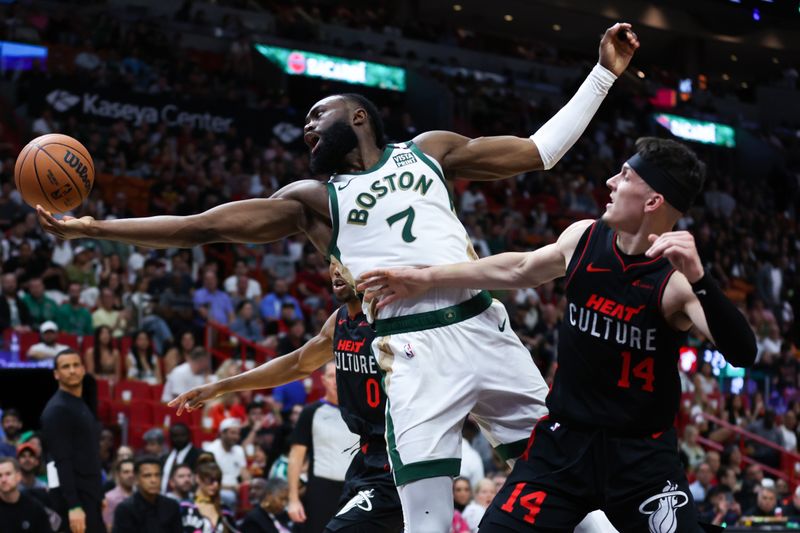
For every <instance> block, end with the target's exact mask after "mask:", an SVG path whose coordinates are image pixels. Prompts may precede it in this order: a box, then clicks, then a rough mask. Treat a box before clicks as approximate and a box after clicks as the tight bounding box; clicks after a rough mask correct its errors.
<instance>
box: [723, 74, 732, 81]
mask: <svg viewBox="0 0 800 533" xmlns="http://www.w3.org/2000/svg"><path fill="white" fill-rule="evenodd" d="M722 79H723V80H725V81H728V80H730V79H731V77H730V76H729V75H727V74H725V73H724V72H723V73H722Z"/></svg>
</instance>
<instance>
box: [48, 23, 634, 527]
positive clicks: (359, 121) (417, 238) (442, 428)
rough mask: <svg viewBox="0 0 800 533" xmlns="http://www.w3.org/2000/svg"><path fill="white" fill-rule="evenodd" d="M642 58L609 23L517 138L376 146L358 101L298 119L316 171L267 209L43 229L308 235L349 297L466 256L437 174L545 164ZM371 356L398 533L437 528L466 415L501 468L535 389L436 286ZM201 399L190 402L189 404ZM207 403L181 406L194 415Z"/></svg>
mask: <svg viewBox="0 0 800 533" xmlns="http://www.w3.org/2000/svg"><path fill="white" fill-rule="evenodd" d="M638 47H639V42H638V39H637V37H636V35H635V34H634V33H633V32H632V31H631V26H630V24H623V23H618V24H615V25H614V26H612V27H611V28H609V29H608V30H607V31H606V32H605V34H604V35H603V37H602V40H601V42H600V51H599V56H600V58H599V62H598V64H597V65H596V66H595V67H594V69H593V70H592V71H591V73H590V74H589V76H588V77H587V78H586V80H585V81H584V83H583V84H582V85H581V87H580V88H579V89H578V91H577V92H576V94H575V95H574V96H573V97H572V99H571V100H570V101H569V102H568V103H567V104H566V105H565V106H564V107H563V108H562V109H561V110H560V111H559V112H558V113H557V114H556V115H555V116H554V117H553V118H551V119H550V120H549V121H548V122H547V123H546V124H545V125H544V126H542V127H541V128H540V129H539V130H538V131H537V132H536V133H535V134H533V135H532V136H531V137H530V138H528V137H522V138H521V137H513V136H501V137H481V138H477V139H469V138H467V137H464V136H461V135H458V134H456V133H451V132H446V131H432V132H427V133H423V134H421V135H419V136H417V137H416V138H414V139H413V141H410V142H406V143H401V144H390V145H385V144H384V143H383V140H382V139H383V126H382V124H381V122H380V116H379V114H378V111H377V110H376V109H375V106H374V105H373V104H372V103H371V102H369V101H368V100H367V99H365V98H364V97H362V96H359V95H355V94H344V95H334V96H330V97H327V98H325V99H323V100H320V101H319V102H317V103H316V104H314V106H313V107H312V108H311V110H310V111H309V113H308V115H307V117H306V125H305V141H306V143H307V144H308V146H309V148H310V150H311V170H312V172H313V173H314V174H317V175H319V174H328V175H332V177H331V178H330V181H329V182H328V183H327V184H325V183H321V182H319V181H316V180H300V181H297V182H295V183H292V184H290V185H287V186H286V187H284V188H283V189H281V190H279V191H278V192H276V193H275V194H274V195H273V196H272V197H271V198H268V199H251V200H241V201H237V202H231V203H228V204H224V205H220V206H218V207H215V208H213V209H210V210H208V211H206V212H204V213H200V214H197V215H191V216H186V217H178V216H157V217H147V218H132V219H117V220H95V219H93V218H92V217H82V218H80V219H75V218H71V217H64V218H62V219H56V218H55V217H53V216H52V215H51V214H50V213H48V212H46V211H45V210H44V209H42V208H41V207H38V208H37V209H38V214H39V220H40V222H41V224H42V226H43V227H44V228H45V229H46V230H47V231H49V232H51V233H53V234H55V235H56V236H58V237H60V238H64V239H74V238H81V237H90V238H96V239H109V240H115V241H119V242H125V243H130V244H135V245H137V246H143V247H151V248H166V247H190V246H196V245H200V244H205V243H212V242H229V243H268V242H272V241H276V240H279V239H282V238H284V237H288V236H290V235H294V234H296V233H300V232H303V233H305V234H306V235H307V236H308V238H309V240H310V241H311V242H312V243H313V244H314V246H315V247H316V248H317V249H318V250H319V251H321V252H323V253H326V254H328V255H330V257H331V260H332V261H337V262H339V263H340V264H341V267H342V271H343V272H345V274H346V275H345V278H346V279H347V280H348V282H349V283H350V284H351V285H353V286H355V283H356V280H358V279H359V276H360V274H361V273H362V272H365V271H367V270H371V269H374V268H376V267H394V266H417V265H440V264H449V263H457V262H461V261H466V260H471V259H475V258H476V256H475V253H474V251H473V250H472V246H471V244H470V240H469V238H468V237H467V233H466V230H465V229H464V227H463V226H462V225H461V223H460V222H459V220H458V218H457V217H456V215H455V213H454V212H453V208H452V204H451V202H450V199H449V190H448V186H447V183H446V179H448V178H466V179H474V180H495V179H503V178H509V177H512V176H516V175H518V174H521V173H525V172H530V171H534V170H541V169H549V168H551V167H552V166H553V165H555V164H556V163H557V162H558V160H559V159H560V158H561V157H562V156H563V155H564V153H566V151H567V150H568V149H569V148H570V147H571V146H572V145H573V144H574V143H575V141H577V139H578V137H579V136H580V135H581V133H583V131H584V130H585V129H586V126H587V125H588V123H589V121H590V120H591V118H592V116H594V114H595V112H596V111H597V109H598V108H599V107H600V104H601V103H602V101H603V99H604V98H605V95H606V94H607V92H608V90H609V89H610V87H611V85H612V84H613V83H614V80H615V79H616V78H617V76H619V75H620V74H622V72H623V71H624V70H625V69H626V68H627V66H628V64H629V63H630V60H631V58H632V57H633V54H634V51H635V50H636V49H637V48H638ZM373 319H374V324H375V328H376V331H377V334H378V338H377V339H376V341H375V343H374V344H373V351H374V354H375V357H376V358H377V360H378V363H379V365H380V367H381V369H382V370H383V372H384V374H385V375H384V388H385V391H386V395H387V398H388V401H387V413H386V420H387V428H386V429H387V441H388V444H389V457H390V459H391V462H392V469H393V473H394V477H395V482H396V484H397V485H398V491H399V494H400V499H401V501H402V504H403V513H404V520H405V527H406V530H407V531H411V532H413V533H429V532H430V533H444V532H446V531H449V529H450V522H451V519H452V513H453V498H452V487H451V476H454V475H457V474H458V472H459V468H460V461H461V459H460V455H461V451H460V450H461V424H462V421H463V420H464V418H465V416H466V415H467V414H468V413H472V415H473V417H474V418H475V419H476V421H477V422H478V424H479V425H480V426H481V429H482V430H483V432H484V433H485V434H486V436H487V438H488V439H489V441H490V442H491V443H492V445H493V446H494V447H495V449H496V450H497V452H498V453H499V454H500V455H501V456H503V457H504V458H507V459H509V460H510V459H513V458H514V457H516V456H518V455H519V454H521V453H522V452H523V451H524V449H525V443H526V440H527V438H528V436H529V435H530V432H531V429H532V427H533V425H534V424H535V422H536V420H537V419H538V418H539V417H541V416H542V415H544V414H545V413H546V409H545V407H544V398H545V395H546V393H547V388H546V386H545V383H544V381H543V380H542V377H541V375H539V372H538V370H537V369H536V367H535V366H534V364H533V362H532V360H531V357H530V354H529V353H528V352H527V350H526V349H525V348H524V347H523V346H522V344H521V343H520V342H519V340H518V339H517V337H516V335H514V333H513V332H512V331H511V329H510V327H509V326H508V315H507V314H506V310H505V308H504V307H503V306H502V304H500V303H499V302H496V301H493V300H492V299H491V297H490V296H489V295H488V293H486V292H480V291H474V290H469V289H465V290H462V289H457V290H452V289H445V290H438V289H433V290H431V291H429V292H428V293H427V294H425V295H422V296H421V297H419V298H417V299H414V300H407V301H404V302H401V303H398V304H397V305H394V306H391V307H390V308H386V309H383V310H381V312H380V314H379V315H377V316H375V315H373ZM198 394H199V393H198ZM207 399H208V398H205V397H203V396H201V395H198V396H197V397H195V398H194V399H193V400H191V401H190V403H189V407H190V408H197V407H199V406H201V405H202V404H203V402H204V401H206V400H207Z"/></svg>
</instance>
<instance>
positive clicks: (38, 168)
mask: <svg viewBox="0 0 800 533" xmlns="http://www.w3.org/2000/svg"><path fill="white" fill-rule="evenodd" d="M14 182H15V184H16V186H17V190H18V191H19V192H20V194H21V195H22V198H23V200H25V203H26V204H28V205H29V206H31V207H36V205H37V204H39V205H41V206H42V207H44V208H45V209H47V210H48V211H55V212H58V213H64V212H66V211H69V210H70V209H75V208H76V207H78V206H79V205H80V204H81V202H83V201H84V200H85V199H86V198H87V197H88V196H89V193H90V192H91V191H92V184H94V162H93V161H92V157H91V156H90V155H89V151H88V150H87V149H86V148H85V147H84V146H83V145H82V144H81V143H80V142H78V141H77V140H76V139H73V138H72V137H70V136H68V135H61V134H58V133H50V134H48V135H42V136H41V137H36V138H35V139H33V140H32V141H31V142H29V143H28V145H27V146H25V148H23V149H22V151H21V152H20V154H19V156H18V157H17V164H16V166H15V168H14Z"/></svg>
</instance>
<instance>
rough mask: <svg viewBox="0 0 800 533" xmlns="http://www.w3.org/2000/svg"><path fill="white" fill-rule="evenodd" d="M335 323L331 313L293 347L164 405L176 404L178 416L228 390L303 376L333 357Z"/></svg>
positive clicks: (265, 386) (272, 384) (270, 384)
mask: <svg viewBox="0 0 800 533" xmlns="http://www.w3.org/2000/svg"><path fill="white" fill-rule="evenodd" d="M335 323H336V313H333V314H332V315H331V316H330V317H329V318H328V320H326V321H325V324H324V325H323V326H322V329H321V330H320V332H319V333H318V334H317V335H316V336H314V337H313V338H312V339H311V340H309V341H308V342H307V343H305V344H304V345H303V346H301V347H300V348H298V349H297V350H295V351H293V352H290V353H288V354H286V355H282V356H280V357H276V358H275V359H272V360H271V361H267V362H266V363H264V364H262V365H260V366H258V367H256V368H253V369H252V370H248V371H247V372H243V373H241V374H238V375H236V376H231V377H229V378H225V379H223V380H221V381H217V382H215V383H208V384H206V385H201V386H199V387H195V388H194V389H192V390H189V391H186V392H184V393H182V394H180V395H179V396H178V397H177V398H175V399H174V400H172V401H171V402H169V403H168V404H167V405H169V406H170V407H176V406H177V408H178V416H180V415H181V413H183V411H184V410H187V411H193V410H194V409H198V408H201V407H203V405H205V403H206V402H208V401H210V400H213V399H214V398H217V397H219V396H222V395H223V394H226V393H228V392H237V391H246V390H254V389H269V388H272V387H277V386H279V385H284V384H286V383H289V382H291V381H295V380H298V379H303V378H306V377H308V376H310V375H311V373H312V372H314V370H316V369H318V368H319V367H321V366H322V365H324V364H325V363H327V362H328V361H330V360H331V359H332V358H333V331H334V326H335Z"/></svg>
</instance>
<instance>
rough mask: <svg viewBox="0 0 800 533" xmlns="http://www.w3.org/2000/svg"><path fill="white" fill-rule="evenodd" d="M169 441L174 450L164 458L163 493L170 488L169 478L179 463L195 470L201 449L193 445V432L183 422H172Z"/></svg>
mask: <svg viewBox="0 0 800 533" xmlns="http://www.w3.org/2000/svg"><path fill="white" fill-rule="evenodd" d="M169 442H170V444H171V445H172V451H171V452H169V453H168V454H167V457H166V458H165V459H164V471H163V473H162V476H161V494H166V493H167V491H168V489H169V478H170V476H172V471H173V470H174V469H175V467H176V466H178V465H188V466H189V467H190V468H191V469H192V471H194V465H195V463H196V462H197V457H198V456H199V455H200V451H201V450H200V449H199V448H195V447H194V446H193V445H192V432H191V430H190V429H189V426H187V425H186V424H184V423H183V422H177V423H175V424H172V425H171V426H170V428H169Z"/></svg>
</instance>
